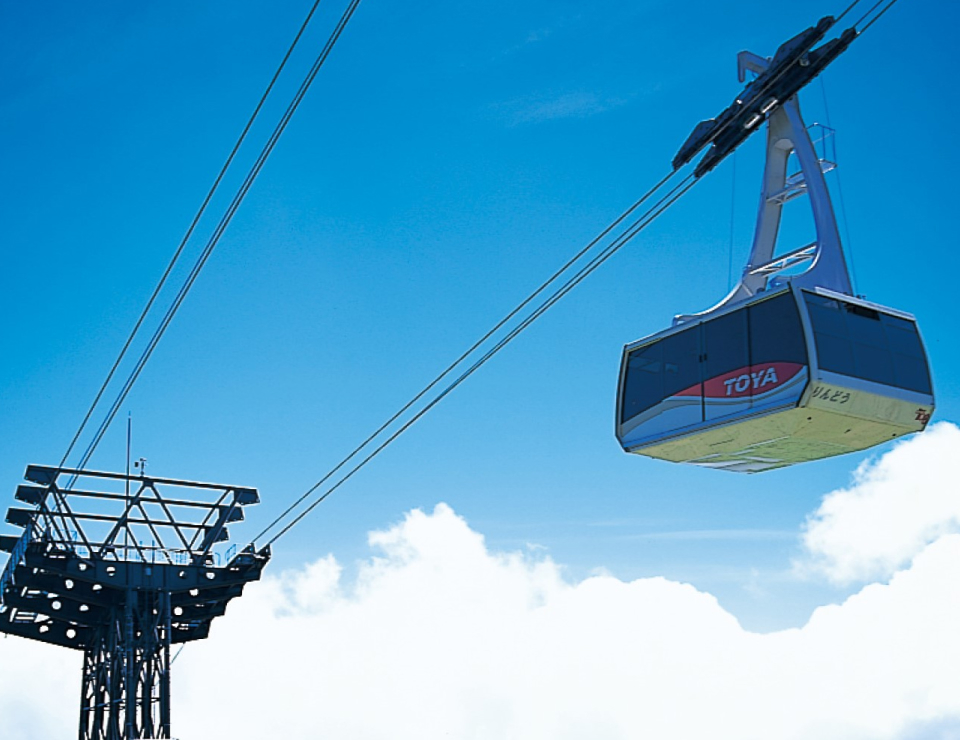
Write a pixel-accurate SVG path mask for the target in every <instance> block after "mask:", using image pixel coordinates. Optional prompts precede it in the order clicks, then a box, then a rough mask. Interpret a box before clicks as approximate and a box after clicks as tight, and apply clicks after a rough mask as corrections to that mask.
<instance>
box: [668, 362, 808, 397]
mask: <svg viewBox="0 0 960 740" xmlns="http://www.w3.org/2000/svg"><path fill="white" fill-rule="evenodd" d="M804 367H805V366H804V365H800V364H798V363H796V362H763V363H760V364H759V365H750V366H748V367H743V368H740V369H738V370H733V371H731V372H729V373H724V374H723V375H718V376H717V377H715V378H710V379H709V380H705V381H704V382H703V385H702V390H701V384H700V383H697V384H696V385H692V386H690V387H689V388H687V389H686V390H682V391H680V392H679V393H675V394H674V395H675V396H699V395H701V393H702V395H703V396H704V397H705V398H747V397H749V396H760V395H762V394H764V393H767V392H768V391H772V390H774V389H776V388H779V387H780V386H781V385H783V384H784V383H786V382H787V381H789V380H793V378H795V377H796V376H797V375H798V374H799V373H800V371H801V370H803V369H804Z"/></svg>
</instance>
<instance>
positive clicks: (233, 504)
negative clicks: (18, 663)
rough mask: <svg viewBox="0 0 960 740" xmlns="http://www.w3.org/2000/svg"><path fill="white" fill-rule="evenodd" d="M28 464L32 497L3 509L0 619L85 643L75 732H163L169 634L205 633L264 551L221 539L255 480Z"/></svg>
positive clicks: (66, 642) (20, 494)
mask: <svg viewBox="0 0 960 740" xmlns="http://www.w3.org/2000/svg"><path fill="white" fill-rule="evenodd" d="M25 478H26V479H27V480H28V481H29V482H30V483H31V484H32V485H21V486H20V487H19V488H18V489H17V492H16V498H17V500H18V501H21V502H24V503H26V504H30V505H32V508H17V507H13V508H11V509H10V510H9V511H8V513H7V521H8V522H9V523H11V524H14V525H16V526H19V527H22V528H23V533H22V534H21V535H19V536H13V535H0V550H4V551H6V552H9V553H10V559H9V560H8V562H7V565H6V568H5V569H4V571H3V575H2V576H0V632H6V633H9V634H13V635H19V636H21V637H27V638H30V639H33V640H39V641H41V642H47V643H51V644H54V645H60V646H62V647H68V648H73V649H76V650H82V651H83V656H84V657H83V677H82V684H81V696H80V729H79V738H80V740H133V739H134V738H169V737H171V735H170V663H171V659H170V647H171V645H173V644H177V643H185V642H190V641H192V640H201V639H203V638H205V637H206V636H207V635H208V634H209V631H210V624H211V622H212V621H213V619H214V618H215V617H218V616H220V615H222V614H223V613H224V612H225V611H226V607H227V603H228V602H229V601H230V600H231V599H233V598H234V597H236V596H240V594H241V593H242V592H243V587H244V585H245V584H246V583H248V582H250V581H254V580H257V579H258V578H259V577H260V573H261V571H262V570H263V568H264V566H265V565H266V564H267V562H268V561H269V559H270V551H269V548H264V549H262V550H260V551H254V549H253V548H252V547H247V548H245V549H244V550H242V551H240V552H237V551H236V546H233V547H231V548H230V549H229V550H225V551H224V550H223V548H225V547H226V546H225V545H224V544H223V543H225V542H227V540H228V539H229V538H228V533H227V525H228V524H230V523H233V522H238V521H241V520H242V519H243V507H245V506H248V505H250V504H255V503H258V502H259V496H258V494H257V491H256V489H253V488H241V487H237V486H227V485H217V484H211V483H197V482H194V481H181V480H170V479H162V478H151V477H147V476H145V475H140V476H130V475H124V474H116V473H102V472H93V471H80V470H69V469H58V468H52V467H44V466H39V465H31V466H29V467H28V468H27V472H26V474H25ZM61 478H65V479H67V480H66V481H65V482H64V483H62V484H61ZM78 485H79V486H80V487H78Z"/></svg>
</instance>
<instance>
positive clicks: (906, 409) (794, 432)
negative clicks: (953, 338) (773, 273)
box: [627, 382, 933, 473]
mask: <svg viewBox="0 0 960 740" xmlns="http://www.w3.org/2000/svg"><path fill="white" fill-rule="evenodd" d="M932 412H933V407H932V406H931V405H926V404H923V403H920V404H918V403H915V402H913V401H909V400H904V399H896V398H890V397H888V396H881V395H877V394H874V393H869V392H866V391H863V390H856V389H853V388H848V387H844V386H843V385H840V384H833V383H830V384H826V383H822V382H813V383H810V384H809V385H808V387H807V389H806V390H805V391H804V393H803V395H802V397H801V399H800V401H799V403H798V404H797V405H796V406H790V407H787V408H781V409H779V410H771V411H767V412H762V413H758V414H757V415H755V416H749V417H746V418H744V419H743V420H741V421H738V422H736V423H729V422H727V423H724V424H723V425H721V426H714V427H710V428H706V429H703V430H697V431H688V432H686V433H678V434H677V435H673V436H671V437H669V438H667V439H662V438H661V439H658V440H656V441H652V442H649V443H640V444H637V445H634V446H631V447H630V448H629V449H628V450H627V451H628V452H632V453H635V454H639V455H646V456H648V457H654V458H659V459H662V460H669V461H672V462H684V463H690V464H694V465H701V466H703V467H709V468H718V469H723V470H730V471H736V472H745V473H756V472H760V471H764V470H772V469H774V468H780V467H785V466H787V465H793V464H796V463H800V462H807V461H810V460H818V459H820V458H824V457H831V456H834V455H842V454H845V453H848V452H856V451H858V450H863V449H866V448H868V447H872V446H874V445H877V444H880V443H882V442H886V441H889V440H891V439H893V438H896V437H900V436H902V435H905V434H911V433H913V432H918V431H921V430H922V429H923V428H924V427H925V426H926V424H927V421H928V420H929V419H930V416H931V414H932Z"/></svg>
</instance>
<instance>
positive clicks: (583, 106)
mask: <svg viewBox="0 0 960 740" xmlns="http://www.w3.org/2000/svg"><path fill="white" fill-rule="evenodd" d="M629 101H630V98H629V97H622V96H621V97H617V96H604V95H600V94H598V93H595V92H589V91H576V92H567V93H562V94H559V95H553V96H531V97H527V98H518V99H515V100H510V101H507V102H504V103H500V104H499V105H497V106H496V108H497V109H498V110H499V111H501V112H503V113H504V114H505V115H506V117H507V120H508V121H509V123H510V125H511V126H519V125H523V124H529V123H542V122H544V121H552V120H556V119H560V118H589V117H590V116H595V115H597V114H599V113H604V112H606V111H608V110H612V109H614V108H619V107H620V106H622V105H625V104H626V103H628V102H629Z"/></svg>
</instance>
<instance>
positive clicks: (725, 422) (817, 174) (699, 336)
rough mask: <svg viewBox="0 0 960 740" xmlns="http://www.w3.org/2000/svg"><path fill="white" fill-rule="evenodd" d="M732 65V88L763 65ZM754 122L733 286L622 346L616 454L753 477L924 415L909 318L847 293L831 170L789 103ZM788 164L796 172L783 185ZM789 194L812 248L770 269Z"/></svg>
mask: <svg viewBox="0 0 960 740" xmlns="http://www.w3.org/2000/svg"><path fill="white" fill-rule="evenodd" d="M785 46H786V45H785ZM778 56H779V53H778ZM776 59H777V57H774V62H775V61H776ZM739 64H740V76H741V80H742V79H743V77H744V73H745V71H746V70H750V71H753V72H756V73H757V74H762V73H763V72H764V71H766V70H767V68H768V67H769V65H770V64H771V62H769V61H767V60H765V59H762V58H760V57H757V56H756V55H753V54H750V53H748V52H743V53H741V55H740V57H739ZM748 89H749V88H748ZM738 102H739V101H738ZM766 112H770V116H769V126H768V134H767V153H766V167H765V171H764V177H763V190H762V193H763V197H762V198H761V204H760V211H759V215H758V219H757V227H756V232H755V236H754V243H753V247H752V250H751V253H750V258H749V260H748V263H747V266H746V268H745V269H744V271H743V277H742V279H741V282H740V284H739V285H738V286H737V287H736V288H735V289H734V290H733V291H732V292H731V293H730V295H729V296H727V297H726V298H725V299H724V300H723V301H721V303H720V304H718V305H717V306H715V307H714V308H712V309H710V310H708V311H705V312H703V313H701V314H694V315H685V316H678V317H676V318H675V319H674V325H673V326H672V327H671V328H669V329H666V330H664V331H661V332H659V333H657V334H654V335H652V336H648V337H646V338H644V339H641V340H639V341H636V342H632V343H630V344H628V345H626V347H624V350H623V359H622V362H621V368H620V382H619V388H618V393H617V422H616V433H617V439H618V440H619V441H620V444H621V445H622V446H623V449H624V450H625V451H627V452H632V453H636V454H640V455H647V456H650V457H655V458H660V459H664V460H670V461H673V462H685V463H692V464H696V465H701V466H705V467H712V468H719V469H723V470H733V471H740V472H749V473H753V472H759V471H763V470H769V469H773V468H779V467H784V466H787V465H792V464H795V463H799V462H806V461H810V460H817V459H820V458H824V457H830V456H833V455H839V454H843V453H846V452H853V451H856V450H862V449H865V448H868V447H871V446H873V445H876V444H880V443H881V442H885V441H887V440H890V439H892V438H894V437H899V436H901V435H904V434H909V433H912V432H917V431H920V430H922V429H924V427H925V426H926V425H927V422H928V421H929V420H930V417H931V415H932V413H933V409H934V397H933V387H932V383H931V379H930V371H929V367H928V364H927V358H926V353H925V352H924V348H923V342H922V340H921V338H920V334H919V332H918V330H917V325H916V321H915V319H914V317H913V316H911V315H910V314H908V313H904V312H902V311H898V310H894V309H891V308H887V307H884V306H880V305H877V304H875V303H871V302H869V301H866V300H863V299H862V298H860V297H855V296H854V295H853V290H852V287H851V283H850V278H849V275H848V272H847V267H846V262H845V260H844V257H843V251H842V248H841V244H840V237H839V232H838V230H837V224H836V218H835V216H834V212H833V207H832V205H831V202H830V196H829V192H828V190H827V186H826V182H825V180H824V172H827V171H829V170H830V169H832V168H833V167H834V166H835V165H834V163H833V162H832V161H829V160H828V159H827V158H826V156H822V157H821V156H819V155H818V154H817V151H816V149H815V146H814V143H813V140H812V139H811V137H810V132H809V131H808V129H807V128H806V127H805V125H804V123H803V120H802V118H801V116H800V108H799V103H798V102H797V98H796V95H794V96H793V97H791V98H790V99H789V100H787V101H785V102H784V103H782V104H781V105H779V107H776V109H775V110H772V111H766ZM718 120H720V119H719V118H718ZM703 126H704V124H701V125H700V126H699V127H698V128H697V129H695V130H694V134H693V135H692V136H691V139H693V138H694V137H695V136H697V135H698V132H701V131H702V130H703ZM821 128H822V127H821ZM829 133H831V132H828V134H827V135H829ZM688 144H689V142H688V143H687V144H685V145H684V147H685V148H689V147H688ZM683 152H684V149H681V153H683ZM791 153H793V154H795V155H796V159H797V161H798V162H799V165H800V171H799V172H798V173H796V174H794V175H792V176H789V177H788V176H787V166H788V161H789V157H790V154H791ZM678 156H680V155H678ZM708 156H709V154H708ZM687 160H689V157H687ZM801 195H806V196H807V197H808V198H809V199H810V204H811V207H812V210H813V220H814V225H815V228H816V236H817V240H816V242H814V243H813V244H811V245H808V246H806V247H802V248H800V249H796V250H794V251H792V252H788V253H786V254H784V255H781V256H779V257H774V254H775V251H776V242H777V235H778V232H779V228H780V217H781V209H782V207H783V205H784V204H785V203H786V202H788V201H790V200H792V199H794V198H796V197H798V196H801ZM805 264H806V265H807V268H806V270H805V271H803V272H801V273H800V274H791V275H786V274H784V273H786V272H788V271H791V270H793V271H794V272H795V271H796V268H797V267H798V266H803V265H805Z"/></svg>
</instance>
